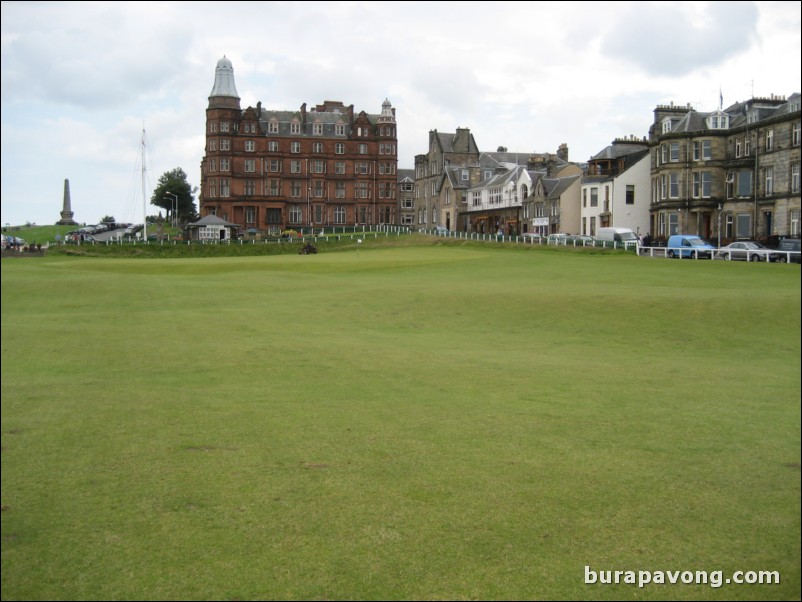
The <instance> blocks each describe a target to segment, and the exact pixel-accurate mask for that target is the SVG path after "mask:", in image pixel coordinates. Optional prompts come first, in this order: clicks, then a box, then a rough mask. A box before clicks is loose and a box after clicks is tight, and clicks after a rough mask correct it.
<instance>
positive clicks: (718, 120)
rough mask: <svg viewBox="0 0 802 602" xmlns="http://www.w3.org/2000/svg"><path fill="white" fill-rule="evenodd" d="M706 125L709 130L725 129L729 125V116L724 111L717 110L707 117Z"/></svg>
mask: <svg viewBox="0 0 802 602" xmlns="http://www.w3.org/2000/svg"><path fill="white" fill-rule="evenodd" d="M707 127H708V129H710V130H726V129H729V127H730V117H729V115H727V114H726V113H722V112H721V111H717V112H715V113H713V114H712V115H710V116H709V117H708V118H707Z"/></svg>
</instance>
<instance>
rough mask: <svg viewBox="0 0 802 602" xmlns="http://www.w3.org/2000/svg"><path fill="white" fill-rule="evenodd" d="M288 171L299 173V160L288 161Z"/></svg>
mask: <svg viewBox="0 0 802 602" xmlns="http://www.w3.org/2000/svg"><path fill="white" fill-rule="evenodd" d="M290 173H301V162H300V161H290Z"/></svg>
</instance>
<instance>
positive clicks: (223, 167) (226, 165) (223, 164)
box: [220, 159, 231, 171]
mask: <svg viewBox="0 0 802 602" xmlns="http://www.w3.org/2000/svg"><path fill="white" fill-rule="evenodd" d="M230 169H231V165H230V162H229V159H220V171H229V170H230Z"/></svg>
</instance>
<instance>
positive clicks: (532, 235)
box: [521, 232, 546, 244]
mask: <svg viewBox="0 0 802 602" xmlns="http://www.w3.org/2000/svg"><path fill="white" fill-rule="evenodd" d="M521 238H523V239H524V240H525V241H526V242H536V243H539V244H543V243H545V242H546V237H545V236H543V235H542V234H538V233H537V232H524V233H523V234H521Z"/></svg>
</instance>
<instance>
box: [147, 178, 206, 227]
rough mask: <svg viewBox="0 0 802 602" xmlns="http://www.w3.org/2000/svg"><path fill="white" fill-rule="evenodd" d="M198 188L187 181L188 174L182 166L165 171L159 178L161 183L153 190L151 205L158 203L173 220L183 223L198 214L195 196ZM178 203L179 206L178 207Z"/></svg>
mask: <svg viewBox="0 0 802 602" xmlns="http://www.w3.org/2000/svg"><path fill="white" fill-rule="evenodd" d="M196 191H197V188H196V189H193V188H192V187H191V186H190V184H189V182H187V174H186V173H184V170H183V169H181V168H180V167H176V168H175V169H173V170H172V171H168V172H166V173H164V174H163V175H162V176H161V177H160V178H159V183H158V185H157V186H156V188H155V189H154V190H153V197H152V198H151V199H150V204H151V205H156V206H157V207H161V208H162V209H164V211H165V214H167V215H168V216H169V217H170V219H171V221H172V220H174V221H176V222H177V223H178V224H182V223H184V222H186V221H188V220H191V219H194V218H195V217H196V216H197V211H196V210H195V201H194V199H193V196H194V194H195V192H196ZM176 205H177V206H178V207H177V209H176Z"/></svg>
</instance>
